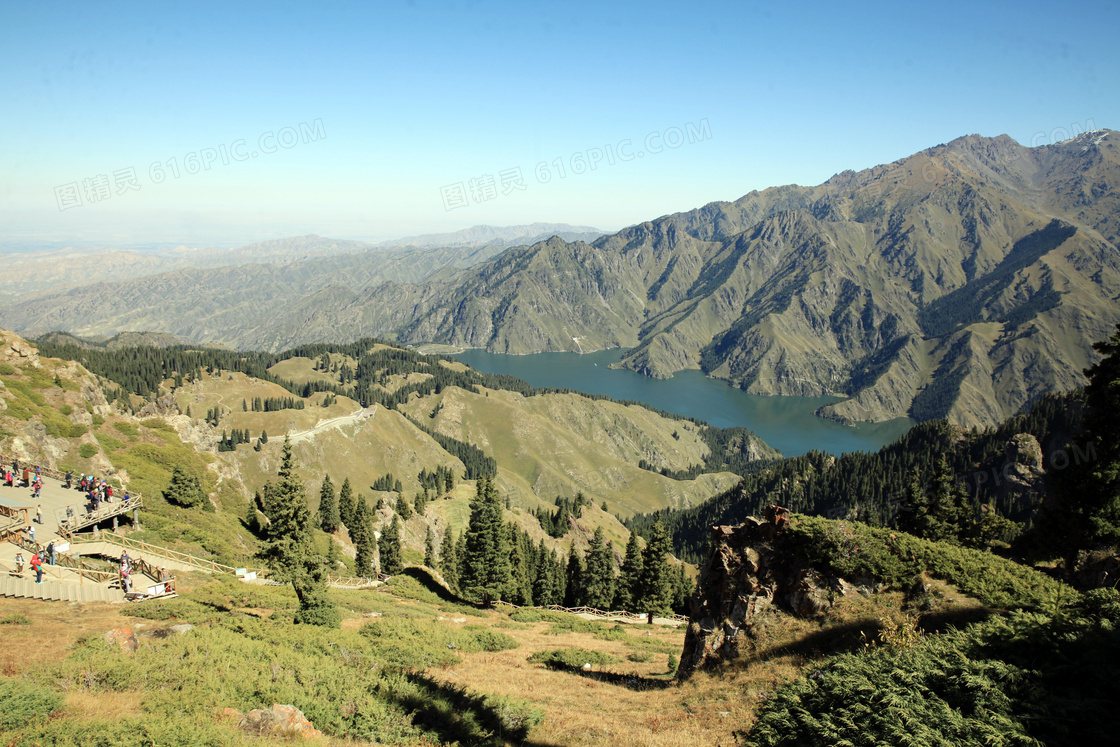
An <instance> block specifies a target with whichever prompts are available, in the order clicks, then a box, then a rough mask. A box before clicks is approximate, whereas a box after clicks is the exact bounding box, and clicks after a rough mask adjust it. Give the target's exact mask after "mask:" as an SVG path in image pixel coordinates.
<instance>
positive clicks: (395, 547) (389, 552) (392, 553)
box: [377, 516, 404, 576]
mask: <svg viewBox="0 0 1120 747" xmlns="http://www.w3.org/2000/svg"><path fill="white" fill-rule="evenodd" d="M377 549H378V551H379V552H380V554H381V572H382V573H385V574H387V575H390V576H395V575H396V574H398V573H400V572H401V571H403V570H404V563H403V562H402V561H401V520H400V517H399V516H394V517H393V523H392V524H390V525H389V528H388V529H386V530H385V531H383V532H382V533H381V540H380V541H379V542H378V543H377Z"/></svg>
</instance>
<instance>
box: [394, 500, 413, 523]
mask: <svg viewBox="0 0 1120 747" xmlns="http://www.w3.org/2000/svg"><path fill="white" fill-rule="evenodd" d="M397 514H398V515H399V516H400V517H401V518H402V519H404V520H405V521H408V520H409V519H411V518H412V507H411V506H409V505H408V501H406V500H405V499H404V496H403V495H398V496H397Z"/></svg>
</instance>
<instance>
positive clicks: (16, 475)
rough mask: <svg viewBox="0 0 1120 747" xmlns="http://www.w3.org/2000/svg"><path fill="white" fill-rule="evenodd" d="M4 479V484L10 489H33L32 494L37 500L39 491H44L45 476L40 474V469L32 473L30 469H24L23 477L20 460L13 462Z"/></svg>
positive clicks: (5, 472)
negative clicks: (20, 470)
mask: <svg viewBox="0 0 1120 747" xmlns="http://www.w3.org/2000/svg"><path fill="white" fill-rule="evenodd" d="M3 477H4V484H5V485H7V486H8V487H9V488H15V487H20V488H31V494H32V495H34V496H35V497H36V498H38V497H39V491H40V490H42V489H43V476H42V475H41V474H39V468H38V467H36V468H35V471H34V472H32V471H31V468H30V467H24V468H23V474H22V475H21V474H20V472H19V461H18V460H16V461H13V462H12V467H11V469H6V470H4V474H3ZM17 483H18V484H17Z"/></svg>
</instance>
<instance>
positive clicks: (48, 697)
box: [0, 679, 63, 732]
mask: <svg viewBox="0 0 1120 747" xmlns="http://www.w3.org/2000/svg"><path fill="white" fill-rule="evenodd" d="M62 701H63V697H62V695H61V694H59V693H58V692H55V691H54V690H53V689H51V688H48V687H45V686H43V685H38V684H35V683H32V682H25V681H23V680H17V679H0V732H3V731H5V730H8V729H15V728H16V727H18V726H23V725H24V724H26V723H28V722H32V721H35V720H37V719H42V718H46V717H47V716H50V715H51V714H52V713H54V712H55V711H57V710H58V709H59V708H61V707H62Z"/></svg>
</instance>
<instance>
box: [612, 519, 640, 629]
mask: <svg viewBox="0 0 1120 747" xmlns="http://www.w3.org/2000/svg"><path fill="white" fill-rule="evenodd" d="M641 583H642V547H641V545H640V544H638V533H637V532H631V533H630V539H629V541H627V543H626V555H625V556H624V557H623V559H622V568H621V575H620V576H619V578H618V584H617V585H616V587H615V595H614V607H615V609H619V610H625V611H627V612H636V611H637V610H638V600H639V599H641V596H642V587H641Z"/></svg>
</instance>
